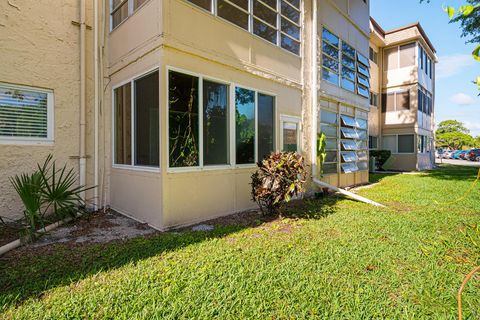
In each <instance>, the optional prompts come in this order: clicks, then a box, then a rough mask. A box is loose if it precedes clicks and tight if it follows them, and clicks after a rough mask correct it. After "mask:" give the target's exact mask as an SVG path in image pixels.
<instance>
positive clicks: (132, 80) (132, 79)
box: [111, 66, 162, 172]
mask: <svg viewBox="0 0 480 320" xmlns="http://www.w3.org/2000/svg"><path fill="white" fill-rule="evenodd" d="M156 71H157V72H158V82H159V88H158V89H159V94H161V90H160V88H161V87H160V86H161V72H160V66H155V67H153V68H151V69H147V70H146V71H143V72H142V73H139V74H136V75H134V76H133V77H130V78H128V79H127V80H124V81H122V82H119V83H117V84H116V85H115V86H112V92H111V94H112V130H111V135H112V141H111V147H112V151H111V156H112V161H111V163H112V168H114V169H126V170H132V171H144V172H160V170H161V168H162V148H161V146H162V140H161V125H162V123H161V121H160V119H161V117H160V115H161V107H162V106H161V101H162V100H161V97H160V96H159V100H158V101H159V102H158V114H159V119H158V128H159V135H160V136H159V146H158V156H159V163H158V167H153V166H142V165H136V164H135V109H134V108H135V81H136V80H138V79H141V78H143V77H145V76H147V75H150V74H152V73H154V72H156ZM127 83H130V85H131V92H130V96H131V98H130V99H131V101H130V103H131V105H130V112H131V115H130V118H131V119H130V125H131V135H132V136H131V137H130V140H131V146H130V147H131V149H132V150H131V158H132V159H131V163H130V164H119V163H115V151H116V150H115V145H116V140H115V90H116V89H118V88H120V87H122V86H124V85H126V84H127Z"/></svg>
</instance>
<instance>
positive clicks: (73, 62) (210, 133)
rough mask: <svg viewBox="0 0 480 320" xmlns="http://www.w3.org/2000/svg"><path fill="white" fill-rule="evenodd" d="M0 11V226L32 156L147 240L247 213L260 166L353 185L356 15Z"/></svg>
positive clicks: (257, 6)
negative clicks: (277, 161)
mask: <svg viewBox="0 0 480 320" xmlns="http://www.w3.org/2000/svg"><path fill="white" fill-rule="evenodd" d="M0 9H1V10H2V12H5V15H4V16H2V17H0V19H3V20H0V35H3V34H4V32H5V34H8V35H9V36H8V37H3V36H0V39H3V40H0V41H2V46H1V47H0V56H1V57H2V65H4V66H5V67H2V69H1V70H0V90H1V92H2V100H0V154H1V157H0V169H1V172H2V175H1V177H0V179H1V180H0V182H1V183H0V190H1V192H0V194H1V195H0V201H1V202H0V215H8V216H10V217H16V216H18V213H20V212H21V204H20V202H19V201H18V199H17V198H16V195H15V194H14V191H13V189H12V188H11V186H10V185H9V183H8V177H9V176H12V175H13V174H15V173H19V172H23V171H29V170H33V169H34V168H35V166H36V163H38V162H42V161H43V159H44V158H45V157H46V155H47V154H48V153H53V154H54V157H55V158H56V159H58V161H59V162H62V163H63V162H66V163H67V164H68V165H69V166H70V167H74V168H75V169H76V170H78V172H79V181H80V182H81V183H82V184H83V183H85V184H87V185H97V186H98V187H97V188H96V189H94V190H91V191H89V192H88V193H87V194H86V195H85V196H86V198H88V199H92V204H94V205H95V206H96V207H111V208H113V209H115V210H117V211H118V212H120V213H123V214H125V215H129V216H131V217H134V218H135V219H138V220H141V221H145V222H148V223H149V224H150V225H152V226H154V227H157V228H159V229H166V228H170V227H173V226H179V225H186V224H191V223H195V222H198V221H201V220H206V219H209V218H214V217H217V216H222V215H226V214H230V213H233V212H238V211H243V210H247V209H250V208H253V207H254V204H253V203H252V202H251V200H250V185H249V183H250V176H251V174H252V172H253V171H254V170H255V164H256V162H257V161H258V160H261V159H262V157H263V156H265V155H267V154H269V153H270V152H272V151H280V150H286V151H298V152H300V153H302V154H303V155H305V157H306V158H307V159H308V162H309V163H310V164H311V168H312V172H311V174H312V176H317V177H321V178H322V179H323V180H324V181H326V182H327V183H330V184H333V185H336V186H342V187H344V186H351V185H356V184H360V183H365V182H367V181H368V127H369V110H370V108H371V106H370V103H369V101H370V99H369V92H370V84H371V83H375V82H374V80H370V76H371V73H375V67H374V66H373V65H372V71H370V63H369V61H368V55H369V42H370V24H369V5H368V1H365V0H340V1H338V0H337V1H332V0H319V1H310V0H143V1H141V0H112V1H102V0H67V1H64V2H62V4H61V5H59V6H57V7H55V8H53V9H52V6H51V5H49V4H47V3H46V2H43V1H37V2H18V4H17V3H13V2H12V3H10V2H8V3H5V2H4V3H2V4H0ZM39 13H43V14H41V15H39ZM38 16H41V17H44V18H43V19H38ZM30 20H31V21H33V22H31V23H28V21H30ZM389 45H390V44H387V47H388V46H389ZM427 47H428V46H427V45H424V48H427ZM422 59H423V58H422ZM425 80H426V79H425ZM432 81H433V80H432ZM389 86H390V84H389ZM424 87H425V88H424V89H425V90H429V88H431V87H428V86H427V85H425V86H424ZM373 88H375V90H376V92H381V91H380V87H378V88H377V87H375V86H374V87H373ZM382 88H383V87H382ZM385 88H388V89H387V91H388V90H390V87H385ZM422 101H423V100H422ZM425 101H427V100H425ZM373 108H375V107H373ZM375 123H376V122H375ZM380 124H381V123H380V121H378V126H380ZM371 125H372V120H371V119H370V126H371ZM384 127H385V126H382V130H383V128H384ZM386 129H387V128H385V130H386ZM414 130H417V131H414V132H418V133H419V134H421V133H422V132H420V131H418V130H419V129H418V128H417V127H415V129H414ZM320 132H323V133H324V134H325V135H326V136H327V149H328V153H327V159H326V162H325V164H323V165H322V166H319V164H318V163H317V155H316V143H317V136H318V133H320ZM372 132H373V131H372ZM378 132H381V134H384V131H378ZM385 132H386V131H385ZM377 135H380V134H377ZM425 135H427V134H426V133H425ZM320 167H321V168H322V170H319V168H320ZM312 190H314V186H313V185H310V191H312Z"/></svg>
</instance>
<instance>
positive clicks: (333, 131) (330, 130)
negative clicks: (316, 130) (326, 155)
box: [320, 124, 337, 138]
mask: <svg viewBox="0 0 480 320" xmlns="http://www.w3.org/2000/svg"><path fill="white" fill-rule="evenodd" d="M320 130H321V132H322V133H324V134H325V135H326V136H327V137H335V138H336V137H337V127H334V126H329V125H324V124H322V125H321V126H320Z"/></svg>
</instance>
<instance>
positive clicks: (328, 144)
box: [326, 139, 338, 150]
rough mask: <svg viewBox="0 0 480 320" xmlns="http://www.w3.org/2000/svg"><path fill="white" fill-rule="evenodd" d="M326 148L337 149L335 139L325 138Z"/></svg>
mask: <svg viewBox="0 0 480 320" xmlns="http://www.w3.org/2000/svg"><path fill="white" fill-rule="evenodd" d="M326 149H327V150H337V149H338V146H337V139H327V142H326Z"/></svg>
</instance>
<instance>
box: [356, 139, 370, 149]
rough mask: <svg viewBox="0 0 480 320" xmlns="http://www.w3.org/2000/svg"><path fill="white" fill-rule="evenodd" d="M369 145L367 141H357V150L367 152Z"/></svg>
mask: <svg viewBox="0 0 480 320" xmlns="http://www.w3.org/2000/svg"><path fill="white" fill-rule="evenodd" d="M367 149H368V143H367V141H357V150H367Z"/></svg>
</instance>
